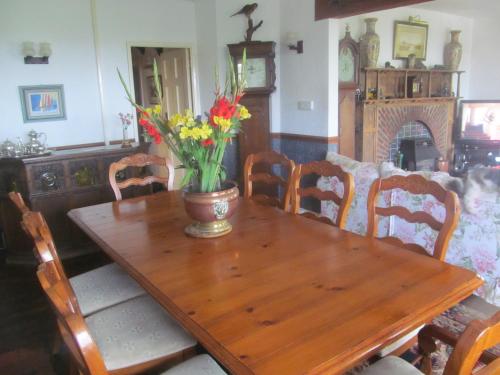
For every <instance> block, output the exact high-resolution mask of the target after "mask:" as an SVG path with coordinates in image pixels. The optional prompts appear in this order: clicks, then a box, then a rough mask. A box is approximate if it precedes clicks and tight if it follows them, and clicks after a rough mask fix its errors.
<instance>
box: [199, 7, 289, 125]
mask: <svg viewBox="0 0 500 375" xmlns="http://www.w3.org/2000/svg"><path fill="white" fill-rule="evenodd" d="M202 1H204V0H198V2H202ZM216 4H217V5H216V6H217V9H216V14H217V22H216V27H217V29H216V32H217V49H216V51H217V55H218V62H219V67H220V74H221V79H224V77H225V73H226V68H227V67H226V65H227V56H228V55H227V54H228V50H227V45H228V44H232V43H239V42H241V41H243V40H244V39H245V32H246V29H247V27H248V25H247V19H246V17H244V16H242V15H238V16H235V17H231V15H232V14H234V13H235V12H237V11H238V10H240V9H241V8H242V7H243V6H244V5H246V4H248V1H247V0H216ZM258 4H259V6H258V8H257V9H256V10H255V12H254V13H253V14H252V19H253V20H254V24H257V23H258V22H260V21H261V20H262V21H264V23H263V24H262V26H261V27H260V28H259V29H257V31H255V33H254V34H253V38H252V40H254V41H263V42H267V41H273V42H276V58H275V62H276V84H275V85H276V91H274V92H273V93H272V94H271V131H272V132H279V131H280V122H281V120H280V117H281V99H280V98H281V88H280V87H281V84H280V82H281V71H280V52H279V51H280V22H281V14H280V0H266V1H260V2H259V3H258Z"/></svg>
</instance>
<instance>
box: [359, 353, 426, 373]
mask: <svg viewBox="0 0 500 375" xmlns="http://www.w3.org/2000/svg"><path fill="white" fill-rule="evenodd" d="M389 374H390V375H423V374H422V372H420V371H419V370H417V368H416V367H414V366H412V365H411V364H410V363H408V362H406V361H405V360H404V359H401V358H399V357H393V356H389V357H385V358H382V359H381V360H380V361H378V362H376V363H374V364H373V365H371V366H370V367H368V368H367V369H366V370H364V371H363V372H361V374H360V375H389Z"/></svg>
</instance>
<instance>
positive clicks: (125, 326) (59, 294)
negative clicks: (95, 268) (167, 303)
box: [37, 262, 218, 375]
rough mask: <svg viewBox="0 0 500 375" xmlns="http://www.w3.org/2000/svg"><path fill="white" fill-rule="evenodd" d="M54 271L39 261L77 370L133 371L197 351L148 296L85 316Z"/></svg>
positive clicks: (91, 374)
mask: <svg viewBox="0 0 500 375" xmlns="http://www.w3.org/2000/svg"><path fill="white" fill-rule="evenodd" d="M56 272H57V271H56V267H55V264H54V262H47V263H42V264H40V265H39V267H38V272H37V275H38V279H39V280H40V285H41V286H42V288H43V290H44V291H45V293H46V294H47V297H48V298H49V301H50V303H51V306H52V308H53V311H54V313H55V315H56V318H57V324H58V327H59V330H60V333H61V337H62V338H63V341H64V342H65V343H66V346H67V348H68V349H69V351H70V353H71V356H72V358H73V360H74V361H73V364H74V365H75V366H76V369H77V370H78V371H79V372H80V373H82V374H89V375H94V374H99V375H101V374H102V375H104V374H120V375H125V374H137V373H140V372H144V371H147V370H151V369H153V368H157V367H158V366H160V365H164V364H166V363H174V364H175V363H178V362H179V361H182V360H184V359H187V358H190V357H192V356H193V355H194V354H195V345H196V341H195V340H194V339H193V338H192V337H191V336H190V335H188V334H187V333H186V332H185V331H184V330H183V329H182V328H181V327H180V326H179V325H178V324H177V323H176V322H174V321H173V320H172V318H170V316H169V315H168V314H167V313H166V312H165V311H164V310H163V308H162V307H161V306H160V305H158V304H157V303H156V302H155V301H154V300H153V299H152V298H151V297H149V296H142V297H139V298H136V299H134V300H130V301H127V302H124V303H122V304H119V305H115V306H113V307H111V308H108V309H106V310H103V311H99V312H97V313H95V314H93V315H92V316H89V317H87V318H84V317H83V316H82V315H81V313H80V312H79V309H78V308H77V307H76V306H75V305H74V303H73V301H74V298H72V297H71V288H69V287H68V286H66V285H64V284H65V282H66V281H65V280H64V279H57V278H54V277H53V275H54V273H56ZM128 348H133V350H130V349H128ZM217 367H218V366H217Z"/></svg>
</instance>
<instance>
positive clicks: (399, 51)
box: [393, 21, 429, 60]
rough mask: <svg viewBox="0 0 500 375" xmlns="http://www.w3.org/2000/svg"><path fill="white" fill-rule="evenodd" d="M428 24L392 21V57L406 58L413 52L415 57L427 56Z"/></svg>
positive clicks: (421, 58)
mask: <svg viewBox="0 0 500 375" xmlns="http://www.w3.org/2000/svg"><path fill="white" fill-rule="evenodd" d="M428 31H429V25H427V24H425V23H411V22H404V21H396V22H395V23H394V50H393V58H394V59H407V58H408V56H409V55H411V54H414V55H415V56H416V58H417V59H420V60H425V59H426V58H427V34H428Z"/></svg>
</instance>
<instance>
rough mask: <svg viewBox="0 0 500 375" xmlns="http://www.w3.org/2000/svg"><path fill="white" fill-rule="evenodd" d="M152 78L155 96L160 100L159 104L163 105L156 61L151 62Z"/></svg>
mask: <svg viewBox="0 0 500 375" xmlns="http://www.w3.org/2000/svg"><path fill="white" fill-rule="evenodd" d="M153 77H154V82H155V91H156V96H157V97H158V98H159V99H160V103H163V93H162V87H161V85H160V76H159V74H158V66H157V65H156V59H154V60H153Z"/></svg>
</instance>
